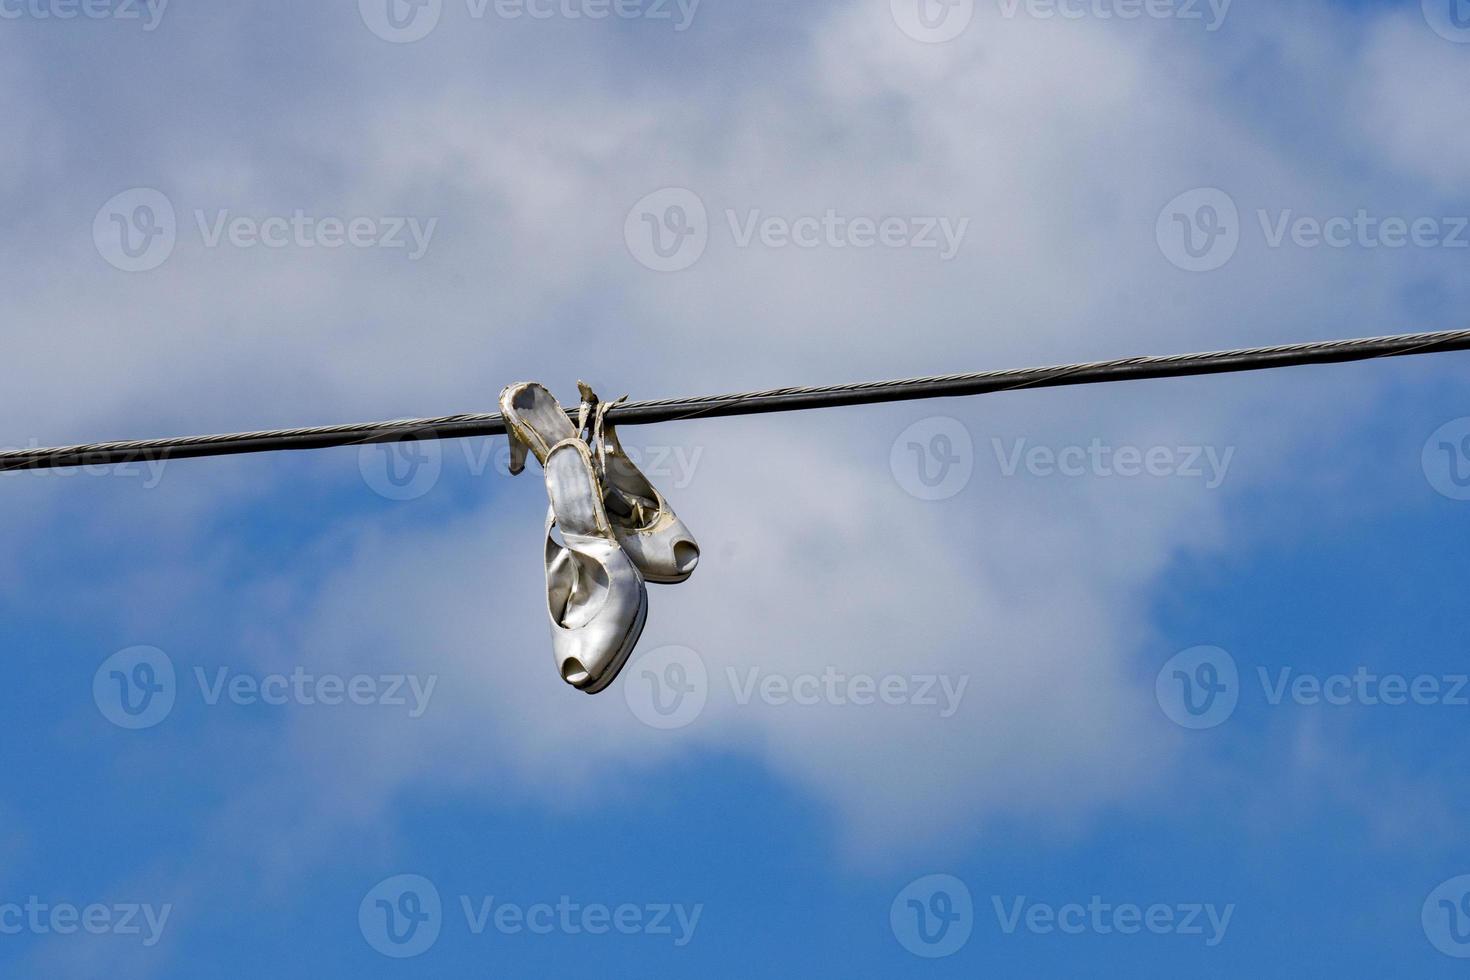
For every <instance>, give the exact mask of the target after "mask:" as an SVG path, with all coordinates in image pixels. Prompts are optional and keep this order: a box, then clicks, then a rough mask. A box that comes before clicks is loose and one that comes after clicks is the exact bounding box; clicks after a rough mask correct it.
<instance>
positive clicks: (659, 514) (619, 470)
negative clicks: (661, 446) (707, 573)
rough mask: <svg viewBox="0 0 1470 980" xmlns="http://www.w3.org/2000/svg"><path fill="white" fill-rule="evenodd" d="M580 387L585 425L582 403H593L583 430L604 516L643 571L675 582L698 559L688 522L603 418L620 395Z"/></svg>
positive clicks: (665, 582) (686, 575)
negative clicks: (608, 398) (605, 396)
mask: <svg viewBox="0 0 1470 980" xmlns="http://www.w3.org/2000/svg"><path fill="white" fill-rule="evenodd" d="M577 387H578V388H579V389H580V390H581V392H582V405H583V413H582V424H583V429H584V430H586V429H587V422H586V408H587V407H588V406H591V407H592V408H593V410H594V411H593V419H592V425H591V431H590V433H589V432H585V431H584V434H585V435H588V436H589V439H590V442H591V445H592V450H593V452H594V454H595V455H596V459H597V473H598V476H599V477H600V478H601V480H602V488H603V503H604V505H605V506H606V508H607V513H608V519H609V520H611V521H612V525H613V531H614V532H616V533H617V536H618V541H619V543H621V544H622V546H623V550H624V551H626V552H627V553H628V555H629V556H630V557H631V558H632V559H633V564H635V565H637V566H638V570H639V571H640V572H642V573H643V577H644V578H645V579H647V580H648V581H650V582H653V583H655V584H658V585H678V584H679V583H681V582H685V581H687V580H688V579H689V576H690V575H693V574H694V569H695V568H696V567H697V566H698V565H699V543H698V542H696V541H695V540H694V535H693V534H692V533H690V531H689V527H688V525H686V524H685V523H684V522H683V521H681V520H680V519H679V515H677V514H675V513H674V508H672V507H670V506H669V502H668V501H667V500H665V499H664V495H663V494H661V493H659V492H658V489H657V488H656V487H654V485H653V484H652V483H650V482H649V481H648V478H647V477H645V476H644V475H643V473H642V471H640V470H639V469H638V467H637V466H636V465H634V463H633V461H632V460H631V459H629V458H628V454H627V453H626V452H625V451H624V450H623V444H622V442H621V440H619V439H618V432H617V430H616V429H615V428H613V426H612V424H611V423H610V422H608V421H607V413H608V410H609V409H611V408H613V407H614V406H616V405H619V404H621V403H622V402H624V401H626V400H627V399H626V397H624V398H619V399H618V400H617V401H615V402H603V401H600V400H599V399H598V397H597V392H595V391H593V390H592V389H591V388H590V387H589V386H588V385H587V384H586V383H585V382H578V384H577Z"/></svg>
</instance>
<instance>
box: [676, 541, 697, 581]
mask: <svg viewBox="0 0 1470 980" xmlns="http://www.w3.org/2000/svg"><path fill="white" fill-rule="evenodd" d="M698 564H699V547H698V546H697V545H696V544H695V543H694V542H693V541H680V542H679V543H678V544H676V545H674V567H675V568H677V569H678V570H679V573H680V574H681V575H688V574H689V573H690V572H692V571H694V569H695V566H697V565H698Z"/></svg>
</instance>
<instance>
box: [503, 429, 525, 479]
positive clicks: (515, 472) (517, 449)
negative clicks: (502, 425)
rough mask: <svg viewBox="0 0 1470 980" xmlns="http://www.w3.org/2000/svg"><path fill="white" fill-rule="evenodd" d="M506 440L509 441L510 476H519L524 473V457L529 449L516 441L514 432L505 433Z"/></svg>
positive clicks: (519, 441)
mask: <svg viewBox="0 0 1470 980" xmlns="http://www.w3.org/2000/svg"><path fill="white" fill-rule="evenodd" d="M506 438H508V439H509V440H510V475H511V476H520V475H521V474H522V473H524V472H525V471H526V456H527V454H529V453H530V451H531V447H530V446H529V445H527V444H526V443H524V442H522V441H521V440H519V439H517V438H516V434H515V433H514V432H509V433H507V436H506Z"/></svg>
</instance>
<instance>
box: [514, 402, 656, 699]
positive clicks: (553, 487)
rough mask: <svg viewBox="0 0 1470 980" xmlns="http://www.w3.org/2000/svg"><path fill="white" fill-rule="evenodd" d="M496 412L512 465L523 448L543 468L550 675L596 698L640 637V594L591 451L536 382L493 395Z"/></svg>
mask: <svg viewBox="0 0 1470 980" xmlns="http://www.w3.org/2000/svg"><path fill="white" fill-rule="evenodd" d="M501 411H502V413H503V414H504V416H505V419H506V423H507V427H508V428H509V429H510V430H511V432H512V433H513V437H512V445H516V444H517V440H519V446H520V447H522V448H521V450H520V453H519V457H520V458H519V462H518V464H517V461H516V459H515V455H516V454H515V453H513V454H512V468H513V469H514V470H517V471H519V470H520V469H524V467H525V451H526V449H529V450H530V451H532V452H534V453H535V454H536V458H537V459H538V460H540V461H541V464H542V466H543V467H544V468H545V470H546V496H547V498H548V499H549V501H550V504H551V507H550V512H549V513H548V515H547V519H546V608H547V613H548V615H549V616H550V618H551V646H552V653H553V656H554V657H555V659H556V665H557V671H558V673H560V675H561V677H562V679H563V680H564V681H566V682H567V683H568V684H570V685H572V686H573V687H575V688H577V689H578V690H580V691H585V692H586V693H588V694H597V693H599V692H601V691H603V690H605V689H606V688H607V687H608V685H610V684H612V682H613V681H614V680H616V679H617V676H618V673H619V672H620V671H622V669H623V666H624V665H625V664H626V663H627V662H628V657H629V655H630V654H631V653H632V652H633V647H634V646H635V645H636V644H637V643H638V638H639V637H640V636H641V635H642V633H643V626H644V623H645V622H646V620H647V617H648V590H647V589H646V588H645V587H644V584H643V576H642V575H641V574H640V573H639V571H638V567H637V566H636V565H635V564H634V563H633V561H632V559H631V558H630V557H629V556H628V555H627V554H626V553H625V552H624V551H623V548H622V546H621V545H620V544H619V543H618V538H617V535H616V534H615V533H614V531H613V527H612V524H611V522H610V521H609V520H608V516H607V511H606V509H605V507H604V506H603V499H602V498H603V490H602V485H601V482H600V481H599V480H598V477H597V474H596V472H595V470H594V468H593V464H592V453H591V450H589V449H588V448H587V445H586V443H584V442H582V440H581V438H580V437H579V436H578V435H577V430H576V428H575V427H573V425H572V423H571V421H570V420H569V419H568V418H567V415H566V412H564V411H563V410H562V408H561V406H560V405H559V404H558V403H557V401H556V399H555V398H554V397H553V396H552V395H551V393H550V392H548V391H547V390H546V389H545V388H543V387H542V386H540V385H534V384H523V385H512V386H511V387H509V388H507V389H505V391H504V392H502V393H501ZM584 414H585V413H584ZM553 530H559V531H560V534H561V541H557V540H556V537H555V536H553V534H552V532H553Z"/></svg>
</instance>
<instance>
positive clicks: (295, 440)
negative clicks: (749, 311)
mask: <svg viewBox="0 0 1470 980" xmlns="http://www.w3.org/2000/svg"><path fill="white" fill-rule="evenodd" d="M1464 350H1470V330H1453V331H1441V332H1438V333H1421V334H1407V335H1403V336H1397V337H1370V338H1365V339H1362V340H1332V341H1321V342H1317V343H1308V344H1290V345H1286V346H1281V347H1256V348H1248V349H1244V350H1227V351H1215V352H1213V353H1206V354H1173V355H1167V356H1163V357H1129V358H1123V359H1121V360H1115V361H1097V362H1093V363H1088V364H1065V365H1060V366H1056V367H1038V368H1021V369H1018V370H1010V371H982V372H980V373H977V374H954V375H945V376H940V377H932V378H910V379H907V380H901V381H872V382H866V383H860V384H844V385H828V386H826V387H802V388H777V389H773V390H771V391H753V392H745V393H742V394H733V395H701V396H694V397H688V398H666V399H663V400H661V401H643V402H628V403H626V404H623V405H620V406H618V407H617V408H614V409H612V410H611V411H609V412H608V418H609V420H611V421H613V422H616V423H617V424H619V425H650V424H653V423H657V422H676V421H681V420H684V419H694V418H725V417H728V416H732V415H762V414H766V413H769V412H798V411H806V410H808V409H817V408H836V407H839V406H844V405H874V404H880V403H883V402H896V401H916V400H920V399H926V398H953V397H958V396H962V395H985V394H991V393H994V392H1001V391H1017V390H1021V389H1025V388H1058V387H1063V386H1068V385H1086V384H1102V383H1107V382H1115V381H1143V380H1148V379H1153V378H1180V377H1193V376H1198V375H1205V374H1231V373H1235V372H1238V371H1265V370H1271V369H1275V368H1287V367H1300V366H1303V365H1309V364H1340V363H1345V362H1349V361H1365V360H1372V359H1375V358H1380V357H1406V356H1410V355H1417V354H1442V353H1447V352H1450V351H1464ZM568 414H571V410H569V411H568ZM504 434H505V422H504V420H503V419H501V417H500V416H499V415H450V416H446V417H444V418H434V419H400V420H398V421H394V422H368V423H359V424H355V425H333V426H321V427H317V428H306V429H271V430H267V431H263V432H236V433H230V434H226V435H215V436H182V437H177V438H171V439H145V440H139V441H133V442H101V443H94V444H92V445H82V446H61V447H57V448H54V449H21V450H14V451H10V452H3V453H0V472H9V471H14V470H45V469H58V468H63V467H69V466H94V465H107V464H116V463H132V462H141V461H147V462H152V461H156V460H173V459H195V458H200V457H205V456H235V455H239V454H242V453H266V452H279V451H297V450H304V449H330V448H333V447H337V446H364V445H372V444H374V443H385V442H402V441H405V440H409V439H418V440H427V439H467V438H474V437H479V436H495V435H504Z"/></svg>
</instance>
